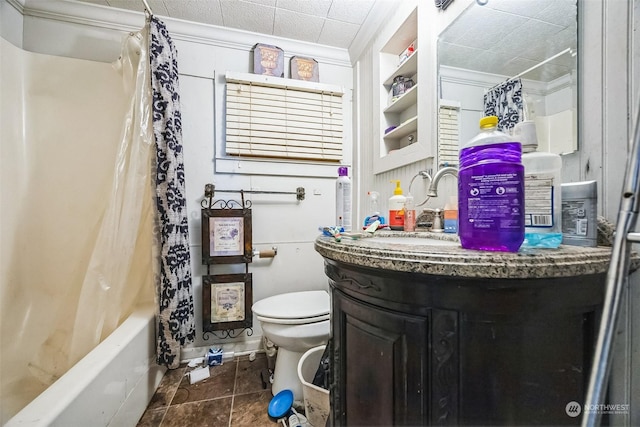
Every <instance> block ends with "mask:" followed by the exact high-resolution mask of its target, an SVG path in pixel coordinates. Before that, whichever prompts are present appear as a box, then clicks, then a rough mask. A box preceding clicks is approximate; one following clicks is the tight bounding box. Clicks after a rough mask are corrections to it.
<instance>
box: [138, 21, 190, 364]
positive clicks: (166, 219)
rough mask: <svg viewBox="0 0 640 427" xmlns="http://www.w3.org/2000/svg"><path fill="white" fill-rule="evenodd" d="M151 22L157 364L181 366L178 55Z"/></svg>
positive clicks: (183, 222)
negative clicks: (154, 148) (156, 275)
mask: <svg viewBox="0 0 640 427" xmlns="http://www.w3.org/2000/svg"><path fill="white" fill-rule="evenodd" d="M150 19H151V22H150V33H151V47H150V49H149V56H150V61H151V87H152V96H153V134H154V137H155V142H156V153H157V164H156V165H155V179H156V182H155V184H156V214H157V218H156V236H155V237H156V242H157V249H158V251H159V256H160V260H159V271H158V276H159V277H157V279H156V281H157V289H156V293H157V300H158V304H159V315H158V322H157V324H158V328H157V334H158V337H157V358H158V363H159V364H161V365H165V366H167V367H169V368H177V367H178V366H179V364H180V348H181V346H183V345H185V344H186V343H190V342H193V340H194V338H195V319H194V311H193V291H192V286H191V265H190V255H189V232H188V227H187V208H186V200H185V176H184V162H183V152H182V121H181V116H180V94H179V85H178V61H177V51H176V49H175V47H174V45H173V42H172V41H171V37H170V36H169V32H168V31H167V28H166V26H165V24H164V23H163V22H162V21H160V20H159V19H157V18H156V17H154V16H152V17H151V18H150Z"/></svg>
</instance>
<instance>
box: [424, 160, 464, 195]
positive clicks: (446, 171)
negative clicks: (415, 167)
mask: <svg viewBox="0 0 640 427" xmlns="http://www.w3.org/2000/svg"><path fill="white" fill-rule="evenodd" d="M445 175H453V176H455V177H456V178H457V177H458V169H456V168H454V167H453V166H446V167H444V168H442V169H440V170H439V171H438V172H436V174H435V175H434V176H433V179H432V180H431V184H430V185H429V189H428V190H427V197H438V183H439V182H440V180H441V179H442V177H443V176H445Z"/></svg>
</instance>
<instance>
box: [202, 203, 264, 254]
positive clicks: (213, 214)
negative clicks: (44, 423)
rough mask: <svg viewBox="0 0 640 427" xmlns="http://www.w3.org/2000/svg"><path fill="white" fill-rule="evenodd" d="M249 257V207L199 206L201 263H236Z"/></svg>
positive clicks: (251, 247)
mask: <svg viewBox="0 0 640 427" xmlns="http://www.w3.org/2000/svg"><path fill="white" fill-rule="evenodd" d="M227 202H228V201H227ZM227 206H228V203H227ZM252 258H253V246H252V242H251V209H229V208H223V209H202V263H203V264H240V263H248V262H251V259H252Z"/></svg>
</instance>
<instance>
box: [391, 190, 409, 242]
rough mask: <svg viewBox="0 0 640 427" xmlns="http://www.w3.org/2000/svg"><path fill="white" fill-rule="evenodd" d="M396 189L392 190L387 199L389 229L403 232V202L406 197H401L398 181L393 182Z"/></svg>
mask: <svg viewBox="0 0 640 427" xmlns="http://www.w3.org/2000/svg"><path fill="white" fill-rule="evenodd" d="M391 182H395V183H396V188H395V189H394V190H393V196H391V197H390V198H389V228H391V229H392V230H400V231H402V230H404V202H405V199H406V197H404V196H403V195H402V188H400V181H399V180H394V181H391Z"/></svg>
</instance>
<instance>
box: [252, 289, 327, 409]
mask: <svg viewBox="0 0 640 427" xmlns="http://www.w3.org/2000/svg"><path fill="white" fill-rule="evenodd" d="M330 307H331V305H330V300H329V293H328V292H326V291H304V292H290V293H285V294H280V295H274V296H272V297H268V298H265V299H262V300H260V301H258V302H256V303H255V304H253V306H252V308H251V309H252V310H253V313H254V314H255V315H256V317H257V319H258V320H259V321H260V326H261V327H262V332H263V334H264V336H265V337H266V338H267V339H268V340H269V341H271V342H272V343H274V344H275V345H277V346H278V355H277V357H276V365H275V370H274V372H273V384H272V385H271V392H272V393H273V395H274V396H275V395H276V394H278V392H280V391H282V390H285V389H289V390H291V391H292V392H293V397H294V399H295V400H298V401H302V400H303V395H302V383H301V382H300V379H299V377H298V362H299V361H300V358H301V357H302V355H303V354H304V353H305V352H306V351H307V350H309V349H311V348H313V347H317V346H319V345H323V344H327V341H328V340H329V312H330Z"/></svg>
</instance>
